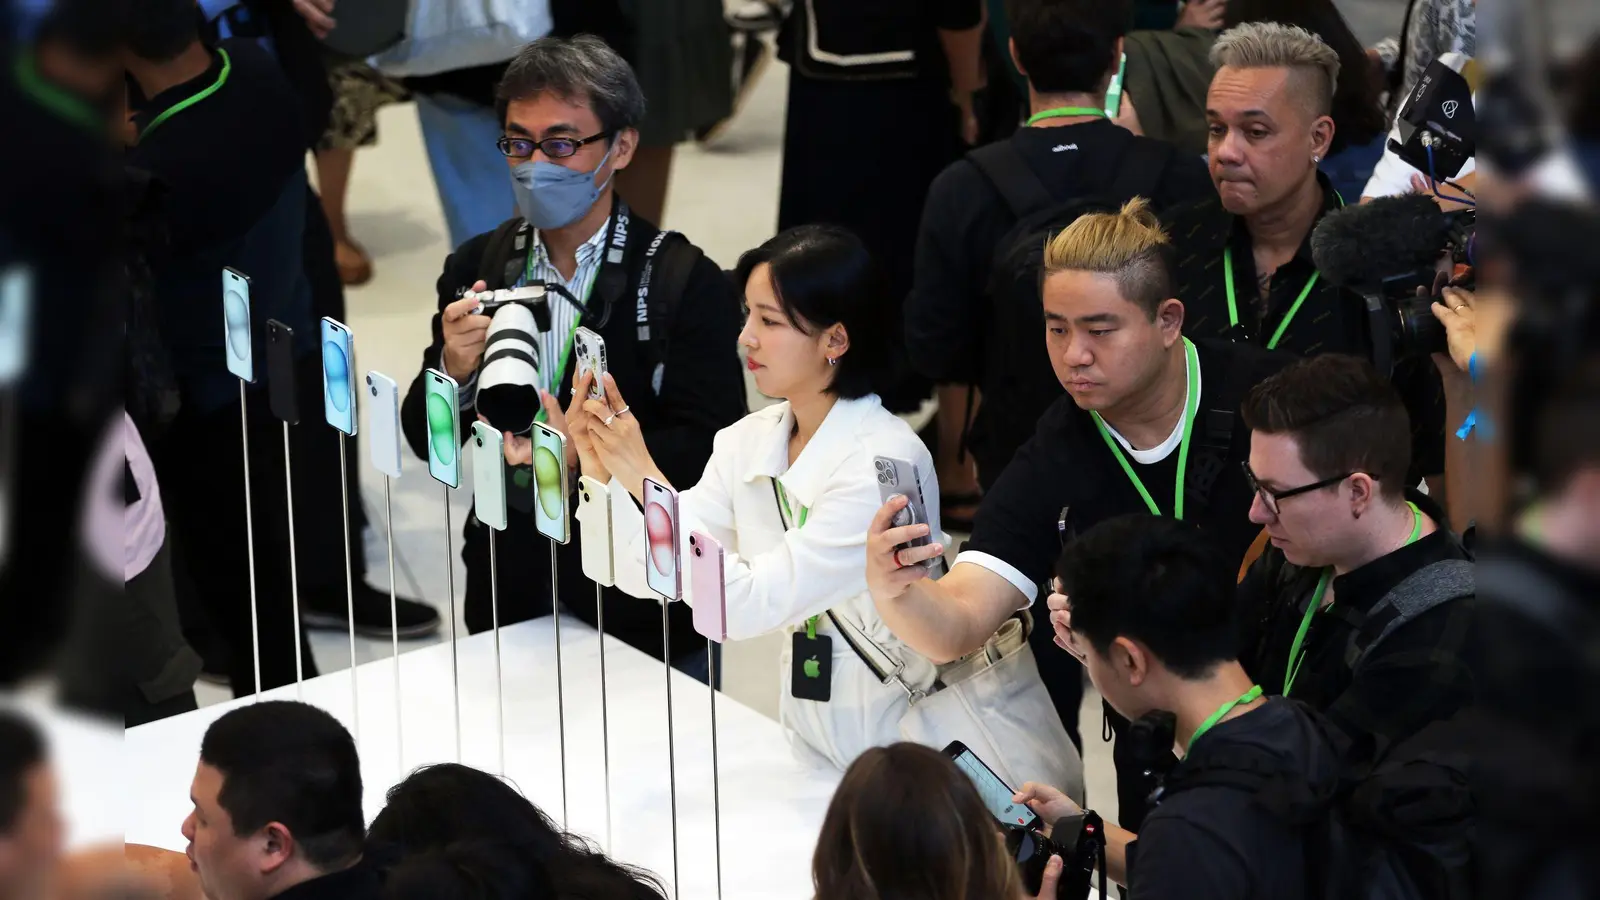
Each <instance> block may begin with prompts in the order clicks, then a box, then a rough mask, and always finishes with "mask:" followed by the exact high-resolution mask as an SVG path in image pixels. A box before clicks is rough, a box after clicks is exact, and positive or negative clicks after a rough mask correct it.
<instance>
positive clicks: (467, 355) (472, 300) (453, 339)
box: [439, 281, 490, 382]
mask: <svg viewBox="0 0 1600 900" xmlns="http://www.w3.org/2000/svg"><path fill="white" fill-rule="evenodd" d="M488 289H489V286H488V285H487V284H485V283H484V282H482V281H478V282H474V283H473V285H472V290H471V291H470V292H468V293H467V295H466V296H463V297H462V298H461V299H459V300H456V301H455V302H453V303H451V304H450V305H449V306H446V307H445V308H444V312H442V313H441V314H440V316H439V325H440V328H441V329H442V330H443V332H444V354H443V358H442V359H441V362H442V363H443V364H444V371H445V374H447V375H449V376H450V377H451V378H454V379H455V380H456V381H457V382H464V381H466V380H467V379H469V378H471V377H472V373H473V372H476V371H478V365H479V364H480V363H481V362H483V346H484V343H485V342H486V341H487V340H488V337H489V322H490V317H489V316H480V315H476V314H475V311H476V310H477V308H478V304H479V302H480V301H479V300H478V298H477V296H476V295H477V292H478V291H485V290H488Z"/></svg>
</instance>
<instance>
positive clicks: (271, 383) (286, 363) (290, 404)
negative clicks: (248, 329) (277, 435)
mask: <svg viewBox="0 0 1600 900" xmlns="http://www.w3.org/2000/svg"><path fill="white" fill-rule="evenodd" d="M297 388H298V385H297V384H296V383H295V378H294V329H293V328H290V327H289V326H287V325H285V324H283V323H282V322H279V321H278V320H277V319H268V320H267V400H268V402H269V403H270V404H271V406H272V414H273V415H275V416H277V417H278V418H280V419H282V420H283V421H285V422H288V423H289V424H290V425H298V424H299V423H300V400H299V397H300V393H299V391H298V390H297Z"/></svg>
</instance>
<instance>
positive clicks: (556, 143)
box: [495, 131, 611, 159]
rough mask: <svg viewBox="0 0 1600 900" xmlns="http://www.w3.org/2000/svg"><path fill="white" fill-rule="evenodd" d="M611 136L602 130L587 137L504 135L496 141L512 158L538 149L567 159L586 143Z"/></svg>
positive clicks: (528, 154) (523, 157) (552, 155)
mask: <svg viewBox="0 0 1600 900" xmlns="http://www.w3.org/2000/svg"><path fill="white" fill-rule="evenodd" d="M609 137H611V132H609V131H602V132H600V133H599V134H592V135H590V136H588V137H586V138H569V137H547V138H545V139H544V140H542V141H536V140H534V139H533V138H524V137H503V138H501V139H500V140H498V141H496V142H495V146H496V147H499V148H500V152H501V153H503V154H505V155H506V156H508V157H510V158H512V159H527V158H528V157H530V156H532V155H533V151H535V150H538V151H540V152H541V153H543V154H544V155H545V156H547V157H549V158H551V159H566V158H567V157H569V156H573V155H575V154H576V153H577V152H578V150H579V149H581V148H582V147H583V145H584V144H592V143H594V142H595V141H603V140H605V139H606V138H609Z"/></svg>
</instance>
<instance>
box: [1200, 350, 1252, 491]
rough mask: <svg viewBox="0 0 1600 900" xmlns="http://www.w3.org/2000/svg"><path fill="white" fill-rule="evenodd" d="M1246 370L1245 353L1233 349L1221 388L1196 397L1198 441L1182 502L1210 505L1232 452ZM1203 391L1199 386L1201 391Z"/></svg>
mask: <svg viewBox="0 0 1600 900" xmlns="http://www.w3.org/2000/svg"><path fill="white" fill-rule="evenodd" d="M1250 373H1251V366H1250V359H1249V353H1248V352H1246V351H1242V350H1238V349H1235V350H1234V352H1233V359H1232V360H1231V361H1230V362H1229V364H1228V375H1227V378H1226V379H1224V381H1223V383H1222V389H1221V390H1219V391H1218V392H1217V393H1216V394H1214V395H1212V399H1209V400H1208V399H1207V398H1206V397H1205V396H1201V398H1200V400H1201V403H1202V404H1203V408H1202V410H1201V412H1200V417H1201V427H1200V440H1199V442H1198V444H1197V445H1196V447H1195V451H1196V452H1195V453H1194V455H1192V456H1191V457H1190V458H1189V474H1188V487H1186V488H1185V493H1186V494H1187V497H1186V498H1185V502H1186V503H1187V502H1189V501H1191V500H1192V501H1193V507H1194V508H1200V509H1209V508H1210V503H1211V491H1212V489H1213V488H1215V487H1216V486H1217V479H1218V478H1220V477H1221V475H1222V473H1223V471H1224V470H1225V469H1226V468H1227V466H1228V459H1229V456H1230V455H1231V454H1232V452H1233V432H1234V421H1235V419H1236V417H1237V416H1238V410H1239V404H1240V403H1242V402H1243V401H1244V397H1245V394H1246V393H1248V392H1249V390H1250V387H1251V384H1250ZM1204 390H1205V388H1204V386H1203V385H1202V386H1201V391H1202V394H1203V393H1204Z"/></svg>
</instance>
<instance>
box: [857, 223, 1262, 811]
mask: <svg viewBox="0 0 1600 900" xmlns="http://www.w3.org/2000/svg"><path fill="white" fill-rule="evenodd" d="M1172 254H1173V248H1172V242H1171V239H1170V238H1169V237H1168V235H1167V233H1166V232H1165V231H1164V230H1163V229H1162V227H1161V225H1160V224H1159V223H1158V222H1157V220H1156V218H1155V216H1154V214H1152V213H1151V212H1150V210H1149V208H1148V206H1147V205H1146V204H1145V202H1144V201H1142V200H1134V201H1132V202H1130V203H1128V204H1127V205H1126V206H1124V207H1123V208H1122V209H1121V210H1119V211H1114V212H1106V213H1095V214H1087V215H1084V216H1081V217H1079V218H1078V219H1077V220H1076V221H1075V222H1073V223H1072V224H1071V225H1070V226H1068V227H1067V228H1065V229H1063V230H1062V231H1061V233H1060V234H1058V235H1056V237H1055V238H1053V239H1052V240H1051V242H1050V244H1049V246H1048V247H1047V248H1046V250H1045V255H1044V279H1043V287H1042V295H1043V296H1042V301H1043V306H1044V318H1043V321H1042V322H1041V324H1042V325H1043V328H1044V335H1043V338H1044V341H1045V346H1046V347H1047V348H1048V350H1049V354H1050V361H1051V365H1052V367H1053V368H1054V370H1055V373H1056V377H1057V378H1058V379H1059V380H1060V381H1061V384H1062V386H1063V387H1064V388H1066V391H1067V394H1066V396H1064V397H1062V398H1061V399H1060V400H1058V401H1056V403H1055V404H1054V405H1053V406H1051V407H1050V408H1049V410H1047V411H1046V412H1045V414H1044V415H1043V416H1042V417H1040V419H1039V423H1038V430H1037V431H1036V432H1035V434H1034V437H1033V438H1032V439H1031V440H1030V441H1029V442H1028V443H1026V444H1024V445H1023V447H1022V449H1021V450H1019V451H1018V452H1017V455H1016V457H1015V458H1014V459H1013V460H1012V461H1011V464H1010V465H1009V466H1008V467H1007V468H1006V470H1005V472H1004V473H1003V474H1002V475H1001V476H1000V480H999V481H998V482H997V483H996V484H995V487H994V489H993V490H991V491H990V492H989V493H988V494H986V495H985V496H984V500H983V505H982V506H981V507H980V508H979V511H978V517H977V522H976V523H975V528H974V530H973V534H972V540H971V541H970V542H968V543H967V545H966V547H965V549H964V550H963V552H962V553H961V555H960V556H958V557H957V558H956V564H955V566H954V567H952V568H951V570H950V573H949V574H948V575H946V576H945V577H944V578H941V579H939V580H938V581H933V580H931V579H929V578H927V577H925V572H926V570H925V569H923V567H921V566H918V565H916V563H917V562H918V561H920V560H921V559H924V558H926V557H927V556H928V554H929V552H930V551H929V550H928V549H927V548H921V547H914V548H909V549H901V550H896V548H897V547H899V546H900V545H902V544H904V543H905V542H906V541H908V540H910V539H912V538H914V537H917V536H918V535H917V534H916V533H915V529H917V528H918V527H920V526H917V525H911V526H907V527H901V528H892V527H890V525H891V522H892V519H893V517H894V515H895V513H897V512H898V511H899V508H900V506H901V505H903V502H902V501H891V502H890V503H889V504H886V505H885V506H884V508H883V509H882V510H880V511H879V513H878V516H877V518H876V519H874V521H873V523H872V525H871V526H870V528H869V529H868V542H867V583H868V585H869V586H870V587H871V589H872V595H873V599H874V601H875V602H876V603H877V607H878V612H879V614H880V615H882V617H883V620H884V622H885V623H887V624H888V625H889V627H890V629H891V630H893V631H894V633H895V634H896V635H897V636H898V637H899V638H900V639H901V640H903V641H905V642H906V643H907V644H908V645H910V646H911V647H912V648H913V649H915V650H916V651H917V652H919V653H921V654H923V655H924V656H927V657H929V658H931V659H934V660H949V659H955V658H958V657H960V656H962V655H963V654H966V653H968V652H971V651H972V650H974V649H976V648H978V647H979V646H981V645H982V644H983V642H984V641H985V640H986V639H987V638H988V637H989V635H990V634H992V633H993V632H994V630H995V629H996V628H997V627H998V626H999V625H1000V624H1001V623H1002V622H1004V621H1005V620H1006V619H1007V618H1008V617H1010V616H1012V615H1015V614H1017V613H1018V612H1020V611H1023V610H1028V609H1030V608H1031V609H1032V610H1033V611H1034V616H1033V617H1034V619H1035V620H1037V621H1038V622H1039V623H1041V625H1042V623H1043V622H1044V620H1045V619H1046V617H1047V616H1048V610H1047V609H1046V603H1045V596H1046V595H1047V594H1048V593H1049V591H1048V590H1041V589H1040V585H1042V584H1046V583H1047V581H1048V579H1049V577H1050V572H1051V566H1052V565H1053V564H1054V563H1055V561H1056V558H1057V557H1058V556H1059V555H1060V553H1061V549H1062V544H1063V542H1064V541H1065V540H1067V538H1068V537H1069V536H1070V535H1071V534H1072V533H1074V532H1076V531H1083V530H1087V529H1088V528H1090V527H1091V526H1093V525H1095V524H1097V523H1099V522H1102V521H1105V520H1106V519H1110V518H1113V517H1115V516H1119V515H1124V514H1128V513H1146V514H1154V515H1158V516H1171V517H1174V518H1179V519H1183V520H1185V521H1191V522H1195V523H1198V524H1199V525H1201V526H1202V527H1203V528H1204V529H1205V530H1207V531H1209V532H1212V535H1213V538H1214V540H1216V542H1217V544H1218V546H1219V547H1221V548H1222V550H1223V551H1224V552H1226V553H1228V554H1229V555H1230V556H1231V557H1232V558H1233V559H1234V560H1235V561H1237V560H1240V559H1242V558H1243V556H1244V553H1245V551H1246V549H1248V548H1249V546H1250V543H1251V541H1252V540H1253V539H1254V537H1255V534H1256V531H1257V528H1256V526H1254V525H1252V524H1251V523H1250V519H1249V513H1250V500H1251V497H1252V493H1251V490H1250V487H1249V485H1248V484H1247V482H1246V480H1245V477H1244V473H1243V468H1242V463H1243V462H1244V461H1245V459H1246V458H1247V456H1248V453H1249V443H1250V440H1249V434H1248V432H1247V431H1246V430H1245V429H1244V425H1243V424H1242V423H1241V422H1239V421H1238V417H1237V415H1235V412H1236V410H1237V409H1238V406H1239V402H1240V400H1241V399H1242V398H1243V397H1244V395H1245V393H1246V392H1248V391H1249V389H1250V388H1251V387H1252V386H1253V385H1254V384H1255V383H1256V382H1258V381H1260V380H1262V379H1264V378H1265V377H1266V376H1267V375H1269V374H1271V373H1272V372H1273V371H1276V369H1277V368H1279V366H1280V365H1281V363H1280V362H1278V361H1277V360H1275V359H1273V358H1272V357H1271V355H1269V354H1266V353H1264V352H1263V351H1261V350H1259V349H1256V348H1254V347H1249V346H1245V345H1240V346H1235V345H1231V344H1227V343H1222V342H1217V343H1210V342H1205V341H1198V342H1192V341H1190V340H1188V339H1187V338H1185V337H1184V336H1183V331H1184V326H1185V322H1184V319H1185V311H1184V304H1183V302H1182V301H1181V300H1179V299H1177V298H1176V297H1175V296H1174V293H1173V285H1172ZM1031 640H1032V642H1033V646H1034V650H1035V655H1036V656H1037V658H1038V663H1039V671H1040V674H1041V676H1042V677H1043V678H1044V682H1045V685H1046V687H1048V688H1050V690H1051V695H1052V698H1053V699H1054V700H1055V704H1056V711H1057V713H1058V714H1060V715H1061V716H1062V719H1063V721H1066V722H1069V723H1070V722H1072V721H1075V717H1076V715H1077V709H1076V706H1075V705H1072V704H1071V703H1065V702H1063V701H1064V699H1065V698H1068V697H1070V696H1073V693H1072V691H1071V685H1073V684H1074V682H1075V680H1078V679H1081V678H1082V677H1083V672H1082V670H1081V668H1079V665H1078V663H1077V661H1076V660H1074V659H1073V658H1072V657H1071V656H1069V655H1068V654H1066V653H1063V652H1061V651H1059V650H1056V649H1054V648H1052V647H1051V634H1050V630H1049V629H1048V628H1043V627H1040V628H1036V629H1035V630H1034V631H1033V633H1032V636H1031ZM1069 716H1070V717H1073V718H1068V717H1069ZM1108 717H1112V718H1111V720H1112V722H1113V724H1114V725H1115V724H1116V723H1118V722H1121V720H1120V718H1116V717H1115V714H1114V713H1110V712H1109V711H1108ZM1124 743H1125V742H1124ZM1122 749H1123V746H1122V744H1120V743H1119V746H1118V751H1119V752H1118V754H1117V761H1118V772H1119V777H1118V782H1119V789H1118V794H1119V797H1120V804H1121V806H1120V809H1121V814H1122V817H1123V823H1124V824H1125V825H1128V827H1129V828H1134V829H1136V828H1137V827H1138V821H1139V815H1138V812H1139V811H1141V810H1142V809H1143V806H1144V796H1145V795H1146V794H1147V793H1148V790H1146V789H1144V786H1143V785H1142V784H1141V783H1140V780H1139V779H1136V778H1134V777H1133V775H1134V769H1133V768H1132V761H1131V760H1127V759H1124V758H1123V754H1122V753H1121V752H1120V751H1121V750H1122ZM1130 813H1133V815H1130ZM1130 823H1132V824H1130Z"/></svg>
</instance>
